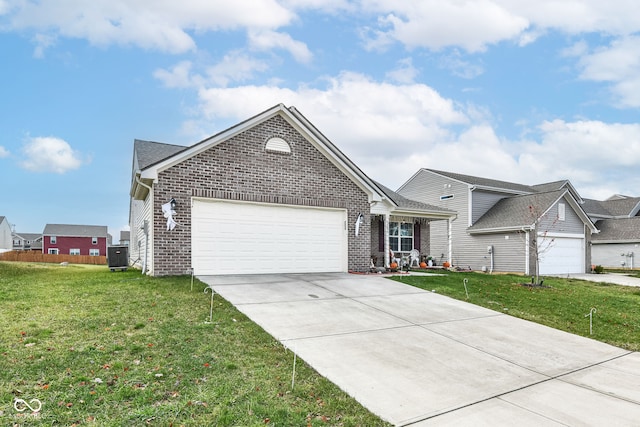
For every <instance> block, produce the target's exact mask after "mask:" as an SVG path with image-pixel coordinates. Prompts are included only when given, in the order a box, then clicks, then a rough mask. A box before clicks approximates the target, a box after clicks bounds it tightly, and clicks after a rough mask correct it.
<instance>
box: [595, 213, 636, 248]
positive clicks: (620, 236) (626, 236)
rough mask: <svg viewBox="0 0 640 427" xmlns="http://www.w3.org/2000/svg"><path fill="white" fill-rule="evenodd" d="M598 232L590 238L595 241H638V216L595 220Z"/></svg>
mask: <svg viewBox="0 0 640 427" xmlns="http://www.w3.org/2000/svg"><path fill="white" fill-rule="evenodd" d="M596 227H598V230H600V233H598V234H594V235H593V237H592V239H593V241H594V242H597V241H635V242H640V216H634V217H632V218H620V219H603V220H600V221H598V222H596Z"/></svg>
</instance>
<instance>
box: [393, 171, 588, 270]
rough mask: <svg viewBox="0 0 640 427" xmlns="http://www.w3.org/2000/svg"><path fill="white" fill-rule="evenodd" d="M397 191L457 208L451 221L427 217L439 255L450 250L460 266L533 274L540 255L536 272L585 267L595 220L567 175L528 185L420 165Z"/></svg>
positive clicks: (433, 246) (433, 249) (433, 251)
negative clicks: (583, 208)
mask: <svg viewBox="0 0 640 427" xmlns="http://www.w3.org/2000/svg"><path fill="white" fill-rule="evenodd" d="M398 193H400V194H402V195H404V196H406V197H408V198H410V199H413V200H419V201H421V202H424V203H429V204H431V205H435V206H438V207H441V208H447V209H450V210H453V211H455V212H457V213H458V216H457V219H456V220H455V221H453V222H451V223H450V228H447V224H446V223H438V222H434V223H432V224H431V230H430V239H431V240H430V249H431V255H432V256H433V257H434V258H435V259H436V260H437V262H441V261H440V260H442V259H444V258H446V254H447V253H448V251H450V252H451V254H452V255H451V256H452V262H453V265H456V266H459V267H461V268H470V269H472V270H486V271H490V272H491V271H502V272H520V273H525V274H528V275H529V274H531V275H533V274H536V255H539V274H541V275H544V274H568V273H583V272H586V271H588V269H589V266H590V262H589V260H590V244H589V243H590V240H591V234H592V233H594V232H596V227H595V226H594V224H593V222H592V221H591V220H590V219H589V217H588V216H587V214H586V213H585V212H584V211H583V210H582V208H581V202H582V199H581V198H580V196H579V195H578V193H577V191H576V190H575V188H573V186H572V185H571V183H570V182H569V181H557V182H551V183H545V184H540V185H535V186H528V185H522V184H517V183H512V182H505V181H499V180H493V179H487V178H480V177H474V176H469V175H463V174H457V173H451V172H444V171H438V170H433V169H420V170H419V171H418V172H417V173H416V174H415V175H414V176H413V177H411V178H410V179H409V180H408V181H407V182H406V183H405V184H403V185H402V186H401V187H400V189H399V190H398ZM536 242H537V243H536Z"/></svg>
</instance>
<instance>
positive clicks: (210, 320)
mask: <svg viewBox="0 0 640 427" xmlns="http://www.w3.org/2000/svg"><path fill="white" fill-rule="evenodd" d="M207 290H210V291H211V305H210V307H209V321H208V322H204V323H212V319H213V296H214V295H215V294H216V293H215V292H214V291H213V288H212V287H211V286H207V287H206V288H204V293H205V294H206V293H207Z"/></svg>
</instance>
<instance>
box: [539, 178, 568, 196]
mask: <svg viewBox="0 0 640 427" xmlns="http://www.w3.org/2000/svg"><path fill="white" fill-rule="evenodd" d="M568 183H569V181H568V180H566V179H562V180H560V181H553V182H545V183H543V184H536V185H532V186H531V188H533V189H534V190H536V191H537V192H539V193H546V192H548V191H557V190H562V189H563V188H564V187H565V186H566V185H567V184H568Z"/></svg>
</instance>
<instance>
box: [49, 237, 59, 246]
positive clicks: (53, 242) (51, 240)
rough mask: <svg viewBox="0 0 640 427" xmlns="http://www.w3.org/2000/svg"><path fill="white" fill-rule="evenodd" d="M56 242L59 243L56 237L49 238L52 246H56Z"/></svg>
mask: <svg viewBox="0 0 640 427" xmlns="http://www.w3.org/2000/svg"><path fill="white" fill-rule="evenodd" d="M56 242H57V239H56V236H51V237H49V243H51V244H52V245H55V244H56Z"/></svg>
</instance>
